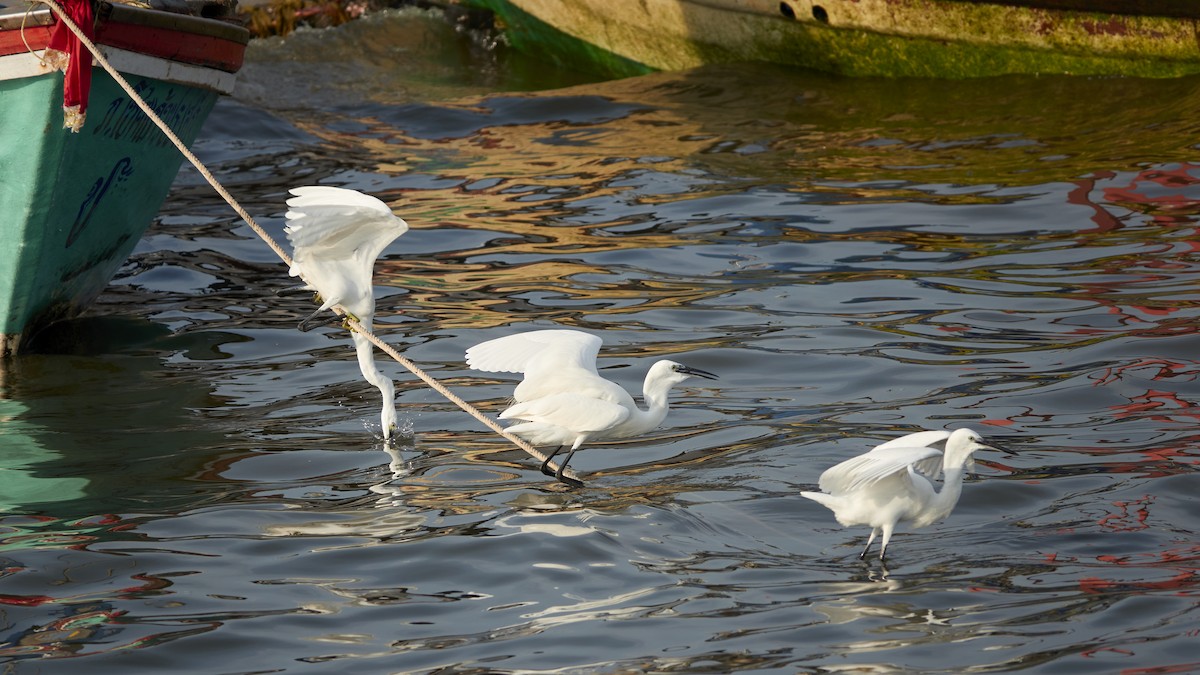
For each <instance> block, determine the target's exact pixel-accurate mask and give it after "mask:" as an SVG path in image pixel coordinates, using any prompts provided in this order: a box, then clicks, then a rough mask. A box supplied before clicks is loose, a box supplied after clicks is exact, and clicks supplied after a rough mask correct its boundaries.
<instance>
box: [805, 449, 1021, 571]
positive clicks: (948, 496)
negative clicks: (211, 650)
mask: <svg viewBox="0 0 1200 675" xmlns="http://www.w3.org/2000/svg"><path fill="white" fill-rule="evenodd" d="M942 441H944V442H945V450H942V449H939V448H937V447H930V446H932V445H936V444H938V443H940V442H942ZM918 443H924V444H925V445H924V446H922V445H917V444H918ZM984 449H990V450H1000V451H1004V452H1011V450H1006V449H1004V448H1002V447H1000V446H998V445H997V444H995V443H985V442H984V440H983V437H982V436H980V435H979V434H977V433H976V432H974V431H972V430H970V429H957V430H955V431H953V432H942V431H926V432H918V433H916V434H910V435H908V436H904V437H902V438H898V439H895V440H893V441H889V442H887V443H884V444H882V445H879V446H877V447H875V448H874V449H872V450H871V451H870V452H868V453H865V454H862V455H859V456H857V457H852V458H850V459H848V460H846V461H844V462H842V463H840V464H837V465H835V466H833V467H830V468H829V469H826V470H825V472H824V473H822V474H821V478H820V481H819V483H818V485H819V486H820V488H821V490H822V492H801V493H800V496H801V497H807V498H808V499H811V500H813V501H815V502H818V503H820V504H823V505H825V506H826V507H828V508H829V509H830V510H832V511H833V514H834V516H835V517H836V518H837V521H838V522H839V523H841V524H842V525H843V526H845V527H850V526H853V525H868V526H870V527H871V536H870V537H868V538H867V545H866V547H865V548H864V549H863V551H862V553H861V554H860V555H859V556H858V557H859V558H865V557H867V551H868V550H870V548H871V542H873V541H875V536H876V535H878V534H880V533H882V534H883V540H882V544H881V548H880V550H879V559H880V560H883V559H884V558H885V557H886V555H887V547H888V542H889V541H891V538H892V533H893V532H894V531H895V529H896V526H897V525H898V524H901V523H903V524H904V525H907V526H908V527H909V528H912V529H917V528H921V527H926V526H929V525H932V524H933V523H936V522H938V521H940V520H942V519H943V518H945V517H946V516H948V515H950V512H951V511H953V510H954V506H955V505H956V504H957V503H958V498H959V496H960V495H961V494H962V481H963V473H964V472H965V468H966V465H967V463H968V462H970V461H971V456H972V454H973V453H974V452H975V451H976V450H984ZM939 470H940V471H941V472H942V473H943V474H944V475H943V478H942V489H941V490H937V489H935V488H934V485H933V483H932V482H931V481H930V479H929V478H927V477H926V476H936V474H937V473H938V472H939Z"/></svg>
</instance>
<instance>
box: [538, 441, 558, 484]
mask: <svg viewBox="0 0 1200 675" xmlns="http://www.w3.org/2000/svg"><path fill="white" fill-rule="evenodd" d="M562 449H563V446H561V445H560V446H558V447H557V448H555V449H554V452H551V453H550V454H549V455H546V461H544V462H542V467H541V468H542V473H544V474H546V475H547V476H553V475H554V472H553V471H551V470H550V460H552V459H554V456H555V455H557V454H558V453H559V451H560V450H562Z"/></svg>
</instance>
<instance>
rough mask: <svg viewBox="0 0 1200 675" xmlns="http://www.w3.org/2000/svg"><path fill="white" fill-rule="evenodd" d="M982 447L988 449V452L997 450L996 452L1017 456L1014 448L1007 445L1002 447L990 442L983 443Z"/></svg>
mask: <svg viewBox="0 0 1200 675" xmlns="http://www.w3.org/2000/svg"><path fill="white" fill-rule="evenodd" d="M981 445H983V447H985V448H987V449H988V450H995V451H996V452H1003V453H1004V454H1006V455H1016V454H1017V451H1016V450H1013V449H1012V448H1010V447H1008V446H1006V445H1000V444H999V443H995V442H993V441H988V442H987V443H982V444H981Z"/></svg>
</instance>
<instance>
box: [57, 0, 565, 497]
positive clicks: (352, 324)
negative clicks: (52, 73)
mask: <svg viewBox="0 0 1200 675" xmlns="http://www.w3.org/2000/svg"><path fill="white" fill-rule="evenodd" d="M35 1H36V2H41V3H42V4H45V5H47V6H49V7H50V9H51V10H52V11H53V12H54V14H55V15H56V16H57V17H58V20H59V21H62V22H63V23H64V24H65V25H66V26H67V28H69V29H71V32H72V33H74V34H75V37H76V38H78V39H79V41H80V42H82V43H83V45H84V46H85V47H87V49H88V51H89V52H91V53H92V57H93V58H94V59H95V60H96V63H98V64H100V66H101V67H103V68H104V70H106V71H108V74H109V75H111V76H112V78H113V80H115V81H116V82H117V84H118V85H120V86H121V88H122V89H124V90H125V93H126V94H128V95H129V97H130V99H131V100H132V101H133V102H135V103H137V105H138V107H139V108H141V109H142V112H144V113H146V116H147V117H149V118H150V120H151V121H153V122H154V124H155V125H157V126H158V128H159V129H161V130H162V132H163V133H164V134H165V135H166V136H167V138H168V139H170V141H171V143H173V144H174V145H175V147H176V148H177V149H178V150H179V152H181V153H183V156H184V157H185V158H187V160H188V161H189V162H191V164H192V166H194V167H196V170H197V171H199V172H200V175H201V176H204V180H206V181H208V184H209V185H211V186H212V188H213V189H214V190H216V191H217V194H219V195H221V197H222V198H223V199H224V200H225V202H226V203H228V204H229V206H230V207H232V208H233V210H234V211H235V212H236V213H237V214H238V216H240V217H241V219H242V220H244V221H246V224H247V225H249V226H250V229H252V230H254V233H255V234H257V235H258V236H259V237H260V238H261V239H262V240H263V241H264V242H266V244H267V245H268V246H270V247H271V250H272V251H275V254H276V255H278V256H279V258H280V259H281V260H282V261H283V262H284V264H286V265H287V266H289V267H290V266H291V265H292V258H291V256H289V255H288V253H287V251H285V250H283V248H282V247H281V246H280V245H279V243H278V242H276V241H275V240H274V239H273V238H272V237H271V235H270V234H268V233H267V231H266V230H264V229H263V228H262V227H261V226H260V225H259V224H258V223H257V222H256V221H255V220H254V218H253V217H251V215H250V214H249V213H247V212H246V210H245V209H244V208H242V205H241V204H239V203H238V201H237V200H236V199H234V198H233V195H231V194H229V191H228V190H226V189H225V186H223V185H221V183H220V181H218V180H217V179H216V177H215V176H213V174H212V172H211V171H209V170H208V167H206V166H204V163H203V162H201V161H200V159H199V158H198V157H196V155H195V154H193V153H192V151H191V150H189V149H188V147H187V146H186V145H184V144H183V141H181V140H180V139H179V137H178V136H176V135H175V132H174V131H172V130H171V127H169V126H167V123H166V122H164V121H163V120H162V118H161V117H159V116H158V114H157V113H155V112H154V109H153V108H151V107H150V105H149V104H147V103H146V101H145V100H144V99H142V97H141V96H139V95H138V93H137V92H136V91H134V89H133V87H132V86H131V85H130V84H129V82H128V81H126V80H125V78H124V77H123V76H122V75H121V74H120V73H118V72H117V70H116V69H115V68H113V66H112V64H110V63H109V62H108V60H107V59H105V58H104V55H103V54H101V53H100V49H99V48H98V47H96V44H95V43H94V42H92V41H91V40H89V39H88V38H87V36H86V35H84V34H83V31H81V30H80V29H79V26H78V25H76V24H75V22H74V21H72V20H71V18H70V17H68V16H67V15H66V12H64V11H63V9H62V7H60V6H59V4H58V3H57V2H55V0H35ZM332 309H333V312H334V313H335V314H337V315H338V316H341V317H344V318H345V324H346V326H348V327H349V328H350V329H351V330H353V331H355V332H357V333H359V334H361V335H362V336H364V337H366V338H367V340H369V341H370V342H371V344H373V345H375V346H376V347H379V348H380V349H381V350H383V353H385V354H387V355H388V356H390V357H392V358H393V359H394V360H395V361H396V362H397V363H399V364H400V365H402V366H404V367H405V368H407V369H408V370H409V372H411V373H412V374H413V375H416V376H417V377H418V378H420V379H421V381H423V382H424V383H425V384H427V385H429V387H430V388H432V389H433V390H434V391H436V392H438V393H439V394H441V395H442V396H444V397H446V399H447V400H449V401H450V402H451V403H453V404H454V405H456V406H458V407H459V408H462V409H463V410H464V411H466V412H467V413H469V414H470V415H471V416H472V417H474V418H475V419H477V420H479V421H480V422H482V423H483V424H484V426H486V427H488V428H489V429H491V430H492V431H495V432H496V433H497V434H500V435H501V436H503V437H504V438H506V439H508V440H509V441H510V442H512V444H513V445H516V446H517V447H518V448H520V449H522V450H524V451H525V452H527V453H528V454H529V455H530V456H532V457H533V458H535V459H536V460H538V461H539V462H544V461H546V455H544V454H542V453H541V452H539V451H538V450H536V449H535V448H534V447H533V446H531V445H530V444H529V443H526V442H525V441H524V440H523V439H521V438H518V437H516V436H514V435H512V434H510V433H508V432H507V431H505V430H504V427H502V426H500V425H499V424H498V423H496V422H495V421H494V420H492V419H491V418H489V417H487V416H486V415H484V414H483V413H482V412H480V411H479V409H478V408H476V407H475V406H473V405H471V404H470V403H467V402H466V401H464V400H463V399H461V398H459V397H458V395H456V394H455V393H454V392H452V391H450V390H449V389H447V388H446V387H445V385H443V384H442V383H441V382H438V381H437V380H435V379H434V378H433V377H432V376H431V375H429V374H428V373H426V372H425V371H424V370H422V369H421V368H420V367H418V366H417V364H415V363H413V362H412V361H411V360H409V359H408V358H407V357H405V356H402V355H401V354H400V353H399V352H397V351H396V350H395V349H394V348H393V347H392V346H391V345H389V344H387V343H386V342H384V341H383V340H381V339H379V337H378V336H376V335H375V334H374V333H373V332H371V330H370V329H368V328H367V327H365V326H363V325H362V324H360V323H359V322H358V321H356V320H354V319H352V318H350V317H348V316H347V313H346V310H345V309H343V308H342V306H341V305H334V306H333V308H332ZM385 403H389V402H385ZM548 466H549V468H551V469H553V470H557V469H558V465H557V464H556V463H554V462H551V463H550V464H549V465H548ZM563 475H565V476H568V477H571V478H575V477H576V476H575V473H574V472H573V471H571V470H570V469H567V470H566V471H564V472H563Z"/></svg>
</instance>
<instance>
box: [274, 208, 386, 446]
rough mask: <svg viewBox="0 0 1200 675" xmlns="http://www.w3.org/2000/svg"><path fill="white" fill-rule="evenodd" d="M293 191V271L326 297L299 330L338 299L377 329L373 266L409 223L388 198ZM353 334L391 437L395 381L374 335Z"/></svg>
mask: <svg viewBox="0 0 1200 675" xmlns="http://www.w3.org/2000/svg"><path fill="white" fill-rule="evenodd" d="M290 192H291V193H292V194H293V195H295V196H294V197H292V198H291V199H288V200H287V205H288V212H287V213H286V214H285V216H286V218H287V221H288V224H287V227H285V228H284V232H286V233H287V237H288V240H289V241H290V242H291V243H292V268H291V270H289V274H291V276H294V277H295V276H298V277H300V278H302V279H303V280H304V282H305V284H307V288H311V289H314V290H316V292H317V295H318V296H319V298H320V300H321V301H322V304H321V307H320V308H318V309H317V311H315V312H313V313H312V315H311V316H309V317H308V318H306V319H305V320H304V321H302V322H300V330H309V329H311V328H312V327H313V326H312V325H311V323H312V321H313V319H314V318H316V316H317V315H318V314H320V313H321V312H323V311H325V310H327V309H330V308H331V307H333V306H334V305H340V306H341V307H342V309H344V310H345V311H346V312H347V313H348V314H349V315H350V316H351V317H352V318H354V319H355V320H356V321H358V322H359V323H360V324H362V325H363V326H364V327H366V328H368V329H371V330H374V329H373V327H372V321H373V320H374V318H375V297H374V295H373V293H372V291H371V274H372V268H373V267H374V266H375V259H376V258H378V257H379V254H380V253H383V249H385V248H387V246H388V244H391V243H392V242H393V241H395V239H396V237H399V236H400V235H402V234H404V233H405V232H407V231H408V223H406V222H404V220H403V219H401V218H398V217H396V215H394V214H393V213H392V210H391V209H390V208H388V206H387V204H384V203H383V202H382V201H380V200H378V199H376V198H375V197H372V196H370V195H365V194H363V193H361V192H358V191H356V190H347V189H345V188H336V187H329V186H308V187H298V188H294V189H292V190H291V191H290ZM351 337H352V338H353V339H354V348H355V351H356V352H357V353H358V366H359V369H360V370H362V374H363V377H364V378H366V380H367V382H370V383H371V384H373V385H375V386H376V387H378V388H379V391H380V393H381V394H383V411H382V412H381V413H380V421H381V422H382V424H383V437H384V438H390V437H391V433H392V429H394V428H395V427H396V407H395V404H394V403H393V399H394V398H395V389H394V387H393V385H392V381H391V380H390V379H388V378H387V377H385V376H384V375H383V373H381V372H379V370H378V369H377V368H376V367H375V356H374V353H373V346H372V345H371V343H370V341H368V340H367V339H366V338H365V337H363V336H362V335H359V334H358V333H357V332H355V333H352V335H351Z"/></svg>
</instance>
